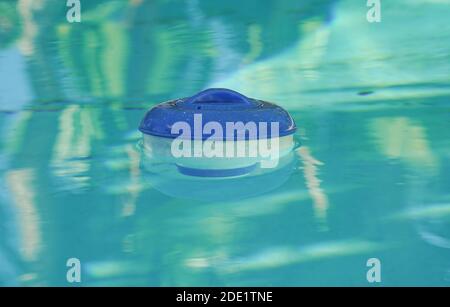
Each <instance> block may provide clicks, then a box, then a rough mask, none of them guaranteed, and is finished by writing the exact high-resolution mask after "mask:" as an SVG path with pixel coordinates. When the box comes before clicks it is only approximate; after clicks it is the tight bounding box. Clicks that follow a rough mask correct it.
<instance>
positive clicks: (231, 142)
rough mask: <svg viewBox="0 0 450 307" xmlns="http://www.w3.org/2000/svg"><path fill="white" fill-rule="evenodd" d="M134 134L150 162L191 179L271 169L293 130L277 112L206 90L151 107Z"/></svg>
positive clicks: (232, 95) (267, 105)
mask: <svg viewBox="0 0 450 307" xmlns="http://www.w3.org/2000/svg"><path fill="white" fill-rule="evenodd" d="M139 130H140V131H141V132H142V133H143V134H144V140H143V148H144V152H145V153H146V155H147V156H148V157H150V158H154V159H158V160H159V161H160V162H162V163H164V162H166V163H173V164H174V165H176V168H177V170H178V172H179V173H181V174H184V175H187V176H196V177H235V176H242V175H246V174H248V173H251V172H253V171H255V170H256V169H257V168H260V167H262V168H268V169H270V168H275V167H277V165H278V163H279V160H280V159H281V158H283V156H285V155H286V154H288V153H289V152H290V151H291V150H292V148H293V146H294V140H293V134H294V132H295V131H296V126H295V123H294V120H293V119H292V117H291V116H290V115H289V114H288V112H287V111H285V110H284V109H283V108H281V107H279V106H277V105H275V104H272V103H269V102H265V101H262V100H258V99H253V98H248V97H246V96H244V95H242V94H240V93H238V92H235V91H232V90H229V89H222V88H212V89H207V90H204V91H202V92H200V93H198V94H196V95H194V96H191V97H187V98H181V99H176V100H172V101H168V102H164V103H161V104H158V105H156V106H155V107H153V108H152V109H150V110H149V111H148V112H147V113H146V115H145V117H144V118H143V120H142V122H141V124H140V126H139Z"/></svg>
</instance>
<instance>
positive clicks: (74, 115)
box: [51, 105, 103, 190]
mask: <svg viewBox="0 0 450 307" xmlns="http://www.w3.org/2000/svg"><path fill="white" fill-rule="evenodd" d="M94 111H95V110H91V109H85V108H81V107H80V106H79V105H71V106H69V107H67V108H66V109H65V110H64V111H63V112H62V113H61V116H60V118H59V129H58V135H57V138H56V142H55V145H54V147H53V157H52V160H51V165H52V166H53V174H54V175H55V176H56V177H60V178H64V179H65V180H68V181H69V184H70V189H72V190H73V189H76V188H83V187H86V186H88V185H89V184H90V182H89V181H90V176H89V174H88V171H89V170H90V168H91V160H90V157H91V154H92V149H91V142H92V141H93V140H95V139H101V138H103V132H102V130H101V129H100V127H98V126H97V124H96V123H98V118H97V116H96V114H95V113H93V112H94Z"/></svg>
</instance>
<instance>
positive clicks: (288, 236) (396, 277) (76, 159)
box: [0, 0, 450, 286]
mask: <svg viewBox="0 0 450 307" xmlns="http://www.w3.org/2000/svg"><path fill="white" fill-rule="evenodd" d="M56 2H58V4H56ZM81 2H82V9H81V18H82V19H81V22H80V23H69V22H68V21H67V20H66V12H67V9H68V8H67V7H66V6H65V1H54V0H42V1H33V0H19V1H2V2H0V178H1V180H0V285H7V286H11V285H23V286H39V285H44V286H47V285H48V286H53V285H58V286H60V285H61V286H74V285H79V284H71V283H68V281H67V280H66V273H67V271H68V267H67V266H66V263H67V260H68V259H70V258H77V259H79V260H80V263H81V272H82V282H81V285H82V286H99V285H101V286H103V285H106V286H108V285H125V286H127V285H130V286H132V285H138V286H140V285H144V286H146V285H147V286H316V285H318V286H341V285H343V286H374V285H375V286H376V285H381V286H407V285H425V286H426V285H437V286H448V285H450V177H449V174H450V23H449V16H450V1H448V0H440V1H431V0H429V1H426V0H414V1H412V0H397V1H394V2H395V3H392V2H393V1H389V2H388V1H382V8H381V12H382V20H381V22H380V23H369V22H368V21H367V19H366V13H367V11H368V7H367V6H366V4H365V1H353V0H342V1H332V0H322V1H312V0H311V1H288V0H284V1H256V0H252V1H235V0H233V1H197V0H188V1H183V2H178V1H168V0H167V1H163V0H159V1H141V0H135V1H131V0H130V1H125V0H123V1H106V0H105V1H94V0H89V1H81ZM208 87H226V88H230V89H233V90H236V91H239V92H241V93H243V94H245V95H248V96H249V97H255V98H260V99H264V100H267V101H271V102H275V103H277V104H279V105H280V106H282V107H283V108H285V109H286V110H288V111H289V112H290V114H291V115H292V116H293V117H294V119H295V121H296V123H297V126H298V131H297V132H296V136H295V137H296V140H297V141H298V142H299V143H300V144H301V146H300V147H298V148H296V150H295V151H294V154H293V161H292V163H290V164H288V169H285V170H287V171H283V172H280V173H277V174H275V175H274V176H269V177H264V179H263V180H260V181H259V182H257V184H255V185H251V183H244V184H236V188H232V189H231V191H226V192H225V191H224V192H222V191H221V190H220V184H219V185H214V184H213V182H212V181H208V182H205V194H202V193H200V194H199V195H195V197H193V195H191V193H190V186H189V185H188V184H189V183H185V182H183V181H175V180H174V181H173V182H170V183H169V184H167V183H165V185H164V186H161V185H160V182H159V181H158V180H156V181H155V180H154V177H151V176H149V172H151V171H152V170H151V169H150V170H149V169H147V168H144V167H143V164H145V163H143V161H142V159H143V158H142V155H141V152H140V149H139V148H140V146H139V143H140V140H141V134H140V133H139V131H138V130H137V128H138V125H139V122H140V120H141V118H142V117H143V116H144V114H145V111H146V110H147V109H148V108H150V107H151V106H153V105H155V104H157V103H159V102H162V101H167V100H170V99H175V98H178V97H186V96H190V95H192V94H194V93H196V92H198V91H200V90H202V89H205V88H208ZM214 189H218V190H214ZM241 192H242V197H241V196H239V195H241V194H239V193H241ZM243 192H246V193H243ZM247 192H248V193H247ZM249 192H251V193H249ZM244 194H245V195H244ZM203 196H204V197H203ZM216 196H217V197H216ZM221 196H236V197H229V198H227V197H221ZM244 196H246V197H244ZM370 258H377V259H379V261H380V264H381V283H369V282H368V280H367V279H366V273H367V271H368V270H369V267H368V266H367V261H368V259H370Z"/></svg>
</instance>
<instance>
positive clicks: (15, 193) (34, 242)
mask: <svg viewBox="0 0 450 307" xmlns="http://www.w3.org/2000/svg"><path fill="white" fill-rule="evenodd" d="M34 176H35V174H34V170H33V169H30V168H27V169H16V170H12V171H9V172H7V173H6V184H7V186H8V188H9V190H10V192H11V195H12V198H13V201H12V203H13V204H14V205H15V207H16V209H17V211H16V212H17V218H18V224H19V227H20V237H21V242H22V245H21V248H20V252H21V254H22V257H23V258H24V259H25V260H26V261H35V260H37V258H38V256H39V252H40V250H41V243H42V242H41V241H42V239H41V229H40V225H39V223H40V219H39V215H38V212H37V209H36V204H35V191H34V189H33V183H34Z"/></svg>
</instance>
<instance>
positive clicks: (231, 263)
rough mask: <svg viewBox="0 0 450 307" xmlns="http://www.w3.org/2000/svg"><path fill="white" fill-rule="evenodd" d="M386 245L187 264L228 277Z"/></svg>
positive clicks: (340, 244)
mask: <svg viewBox="0 0 450 307" xmlns="http://www.w3.org/2000/svg"><path fill="white" fill-rule="evenodd" d="M385 248H386V245H383V246H382V245H380V244H378V243H375V242H371V241H365V240H344V241H333V242H321V243H316V244H311V245H307V246H304V247H299V248H293V247H272V248H269V249H267V250H263V251H260V252H257V253H255V254H252V255H248V256H244V257H237V258H232V259H228V260H225V261H219V262H214V261H211V262H210V263H209V261H208V259H206V258H204V259H189V260H188V261H187V262H186V264H187V265H188V266H191V267H197V268H204V267H207V266H214V267H216V268H217V269H218V270H219V271H222V272H224V273H235V272H240V271H247V270H264V269H270V268H276V267H281V266H287V265H291V264H294V263H304V262H309V261H317V260H321V259H325V258H334V257H344V256H350V255H357V254H365V253H369V252H373V251H380V250H381V249H385Z"/></svg>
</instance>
